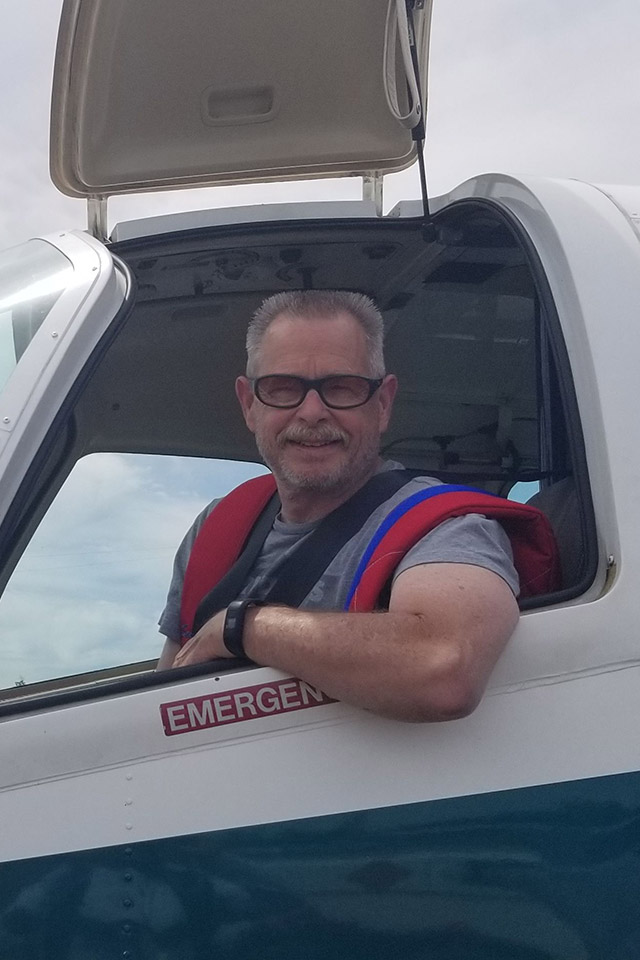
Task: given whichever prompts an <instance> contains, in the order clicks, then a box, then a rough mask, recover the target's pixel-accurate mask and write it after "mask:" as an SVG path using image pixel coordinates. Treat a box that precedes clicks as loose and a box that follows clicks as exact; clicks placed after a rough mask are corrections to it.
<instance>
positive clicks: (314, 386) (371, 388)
mask: <svg viewBox="0 0 640 960" xmlns="http://www.w3.org/2000/svg"><path fill="white" fill-rule="evenodd" d="M342 379H349V380H361V381H363V382H364V383H366V384H367V387H368V392H367V396H366V397H365V399H364V400H359V401H358V403H348V404H346V405H342V404H335V403H329V401H328V400H327V399H326V397H325V396H324V393H323V390H324V384H325V383H327V382H328V381H329V380H342ZM384 379H385V378H384V377H361V376H360V375H359V374H356V373H342V374H340V373H334V374H333V375H332V376H329V377H320V379H318V380H307V378H306V377H296V376H295V375H294V374H290V373H267V374H265V375H264V376H262V377H254V378H249V383H250V384H251V389H252V390H253V392H254V394H255V396H256V397H257V399H258V400H259V401H260V403H263V404H264V405H265V407H273V408H275V409H276V410H294V409H295V408H296V407H299V406H300V404H302V403H303V402H304V398H305V397H306V395H307V394H308V393H309V390H315V391H316V392H317V394H318V396H319V397H320V399H321V400H322V402H323V403H324V405H325V407H329V408H330V409H331V410H355V409H356V408H357V407H363V406H364V405H365V403H368V402H369V400H371V397H372V396H373V395H374V393H375V392H376V390H379V389H380V387H381V386H382V384H383V383H384ZM262 380H296V381H297V382H298V383H299V384H300V385H301V387H302V390H303V393H302V396H301V397H300V399H299V400H298V401H296V403H270V402H269V401H268V400H264V399H263V398H262V397H261V396H260V382H261V381H262Z"/></svg>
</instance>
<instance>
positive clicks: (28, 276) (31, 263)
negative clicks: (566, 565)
mask: <svg viewBox="0 0 640 960" xmlns="http://www.w3.org/2000/svg"><path fill="white" fill-rule="evenodd" d="M72 275H73V266H72V264H71V261H70V260H67V258H66V257H65V256H64V255H63V254H62V253H60V251H59V250H56V248H55V247H52V246H51V244H49V243H46V242H45V241H44V240H30V241H29V242H28V243H23V244H21V245H20V246H18V247H11V248H10V249H9V250H5V251H4V252H3V253H0V389H2V388H3V387H4V385H5V383H6V382H7V380H8V379H9V377H10V375H11V373H12V372H13V369H14V367H15V366H16V364H17V362H18V360H19V359H20V357H21V356H22V354H23V353H24V351H25V350H26V348H27V347H28V345H29V343H30V342H31V340H32V339H33V337H34V336H35V334H36V332H37V331H38V329H39V327H40V326H41V324H42V321H43V320H44V318H45V317H46V315H47V314H48V313H49V311H50V310H51V308H52V307H53V305H54V303H55V302H56V300H57V299H58V298H59V296H60V294H61V293H62V292H63V290H64V289H65V287H67V286H68V285H69V282H70V280H71V277H72Z"/></svg>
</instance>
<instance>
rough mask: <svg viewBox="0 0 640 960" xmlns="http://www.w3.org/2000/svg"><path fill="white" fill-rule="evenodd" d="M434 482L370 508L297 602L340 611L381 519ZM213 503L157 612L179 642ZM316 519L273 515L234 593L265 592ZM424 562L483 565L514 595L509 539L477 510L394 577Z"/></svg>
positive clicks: (182, 553)
mask: <svg viewBox="0 0 640 960" xmlns="http://www.w3.org/2000/svg"><path fill="white" fill-rule="evenodd" d="M399 468H401V464H399V463H395V462H393V461H387V462H385V463H384V464H383V466H382V468H381V469H382V470H395V469H399ZM439 484H440V481H439V480H436V479H434V478H433V477H415V478H414V479H413V480H410V481H409V482H408V483H406V484H405V485H404V486H403V487H402V488H401V489H400V490H398V491H397V492H396V493H395V494H393V496H391V497H389V499H388V500H386V501H385V502H384V503H383V504H381V505H380V506H379V507H378V508H377V509H376V510H374V511H373V513H372V514H371V515H370V517H369V518H368V520H367V521H366V523H365V524H364V525H363V526H362V527H361V528H360V530H359V531H358V533H356V534H355V536H353V537H352V538H351V539H350V540H348V541H347V543H346V544H345V545H344V546H343V547H342V548H341V550H339V552H338V553H337V554H336V556H335V557H334V558H333V560H332V561H331V562H330V563H329V564H328V566H327V568H326V570H325V572H324V574H323V575H322V576H321V577H320V579H319V580H318V581H317V583H316V584H315V586H314V587H312V589H311V590H310V591H309V593H308V594H307V596H306V597H305V599H304V600H303V601H302V603H301V604H300V606H301V607H304V608H305V609H307V610H342V609H343V607H344V604H345V602H346V599H347V596H348V593H349V588H350V586H351V582H352V580H353V577H354V576H355V573H356V570H357V567H358V564H359V562H360V558H361V557H362V555H363V553H364V551H365V549H366V547H367V546H368V544H369V542H370V540H371V538H372V537H373V535H374V533H375V532H376V530H377V529H378V527H379V525H380V523H381V522H382V520H383V519H384V518H385V517H386V516H387V514H388V513H389V512H390V511H391V510H392V509H393V508H394V507H395V506H396V505H397V504H399V503H401V502H402V501H403V500H405V499H406V498H407V497H410V496H411V495H412V494H414V493H417V492H418V491H419V490H424V489H427V488H428V487H433V486H437V485H439ZM216 503H218V501H217V500H214V501H213V503H210V504H209V505H208V506H207V507H205V509H204V510H203V511H202V513H201V514H200V515H199V516H198V517H197V518H196V520H195V522H194V523H193V526H192V527H191V529H190V530H189V531H188V533H187V535H186V536H185V538H184V540H183V541H182V543H181V544H180V547H179V548H178V552H177V554H176V558H175V562H174V566H173V576H172V579H171V584H170V586H169V594H168V597H167V604H166V606H165V608H164V611H163V613H162V616H161V617H160V632H161V633H163V634H164V635H165V636H167V637H169V638H170V639H171V640H176V641H178V640H179V638H180V601H181V597H182V584H183V582H184V575H185V571H186V569H187V563H188V561H189V555H190V553H191V549H192V547H193V544H194V541H195V539H196V537H197V535H198V532H199V531H200V528H201V527H202V524H203V523H204V521H205V519H206V518H207V517H208V515H209V514H210V513H211V511H212V510H213V508H214V507H215V505H216ZM318 523H320V521H319V520H318V521H312V522H311V523H285V522H284V521H283V520H281V519H279V518H276V520H275V521H274V524H273V527H272V529H271V530H270V532H269V534H268V535H267V538H266V540H265V542H264V545H263V547H262V550H261V552H260V554H259V555H258V557H257V558H256V560H255V562H254V564H253V567H252V568H251V571H250V572H249V575H248V578H247V582H246V583H245V585H244V587H243V589H242V591H241V592H240V594H239V596H240V597H255V598H257V599H259V598H260V597H262V596H266V594H267V592H268V591H269V590H270V588H271V586H272V584H273V582H274V580H275V577H276V575H277V571H278V568H279V566H280V564H281V563H282V562H283V561H284V560H285V559H286V558H287V557H288V556H289V555H290V553H291V551H292V550H295V548H296V547H297V546H298V545H299V544H300V543H302V542H303V541H304V540H305V539H306V538H307V537H308V536H309V535H310V534H311V533H312V532H313V530H314V529H315V528H316V526H317V525H318ZM423 563H469V564H472V565H473V566H478V567H485V569H487V570H491V571H492V572H493V573H497V574H498V576H500V577H502V579H503V580H505V581H506V583H507V584H508V585H509V586H510V587H511V590H512V591H513V593H514V594H515V595H516V596H517V594H518V590H519V581H518V574H517V573H516V570H515V568H514V566H513V554H512V551H511V544H510V543H509V538H508V537H507V535H506V533H505V532H504V530H503V529H502V527H501V526H500V524H499V523H497V522H496V521H495V520H487V519H486V517H483V516H481V515H479V514H467V515H466V516H464V517H454V518H452V519H451V520H445V521H444V523H441V524H439V526H437V527H436V528H435V529H434V530H432V531H431V532H430V533H428V534H427V535H426V536H424V537H423V538H422V539H421V540H419V541H418V543H416V544H415V546H413V547H412V548H411V549H410V550H409V551H408V552H407V553H406V554H405V555H404V557H403V558H402V560H401V561H400V563H399V564H398V566H397V567H396V570H395V573H394V579H395V577H397V576H398V575H399V574H400V573H402V572H403V571H404V570H408V569H409V568H410V567H415V566H419V565H420V564H423Z"/></svg>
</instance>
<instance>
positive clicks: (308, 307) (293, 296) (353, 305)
mask: <svg viewBox="0 0 640 960" xmlns="http://www.w3.org/2000/svg"><path fill="white" fill-rule="evenodd" d="M339 313H349V314H350V315H351V316H352V317H353V318H354V320H357V321H358V323H359V324H360V326H361V327H362V329H363V330H364V334H365V337H366V340H367V348H368V353H369V367H370V370H369V375H370V376H372V377H383V376H384V372H385V368H384V354H383V339H384V321H383V319H382V314H381V313H380V311H379V310H378V308H377V306H376V305H375V303H374V302H373V300H372V299H371V298H370V297H366V296H365V295H364V294H362V293H351V292H350V291H348V290H290V291H285V292H284V293H275V294H274V295H273V296H271V297H267V299H266V300H264V301H263V302H262V303H261V304H260V306H259V307H258V309H257V310H256V312H255V313H254V315H253V317H252V318H251V320H250V321H249V327H248V329H247V375H248V376H252V375H253V374H254V373H255V371H256V367H257V362H258V351H259V349H260V344H261V343H262V338H263V337H264V335H265V333H266V332H267V328H268V327H269V325H270V324H271V323H272V322H273V321H274V320H275V319H276V317H279V316H280V315H281V314H286V315H288V316H290V317H296V318H300V319H310V318H318V317H328V318H332V317H335V316H336V315H337V314H339Z"/></svg>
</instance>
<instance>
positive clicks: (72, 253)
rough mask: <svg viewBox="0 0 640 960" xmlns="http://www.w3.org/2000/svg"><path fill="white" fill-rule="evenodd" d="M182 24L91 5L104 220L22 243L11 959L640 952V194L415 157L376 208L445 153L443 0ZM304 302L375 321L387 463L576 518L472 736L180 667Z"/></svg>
mask: <svg viewBox="0 0 640 960" xmlns="http://www.w3.org/2000/svg"><path fill="white" fill-rule="evenodd" d="M176 9H177V8H176V4H175V3H172V2H170V0H65V3H64V6H63V10H62V19H61V24H60V32H59V37H58V47H57V54H56V63H55V74H54V83H53V100H52V121H51V123H52V126H51V173H52V178H53V180H54V183H55V184H56V186H57V187H58V188H59V189H60V190H61V191H62V192H63V193H65V194H66V195H69V196H73V197H82V198H85V199H86V201H87V205H88V229H87V231H86V232H85V231H76V230H71V231H64V230H63V231H60V232H59V233H56V234H50V235H46V236H42V237H37V238H34V239H33V240H30V241H29V242H28V243H26V244H23V245H21V246H19V247H14V248H12V249H10V250H8V251H6V252H4V253H2V254H0V344H1V349H0V354H1V356H2V359H1V361H0V384H2V390H1V392H0V475H1V477H2V483H1V485H0V588H2V590H3V596H2V597H1V598H0V627H1V631H2V635H3V650H4V655H3V657H0V686H1V687H2V689H1V690H0V724H1V726H0V734H1V735H0V822H1V823H2V824H3V826H2V832H1V834H0V836H1V840H0V892H1V894H2V896H1V897H0V960H23V958H24V960H26V958H29V960H41V958H42V960H44V958H46V960H76V958H80V957H82V958H91V960H102V958H105V960H106V958H111V957H122V958H125V960H138V958H140V960H145V958H149V960H151V958H163V960H191V958H193V960H196V958H198V960H200V958H203V957H214V956H215V957H234V958H235V957H260V958H262V960H265V958H270V957H276V956H277V957H278V958H279V960H288V958H290V960H315V958H329V957H330V958H350V960H358V958H365V957H366V958H367V960H371V958H390V957H402V958H408V960H411V958H418V957H420V958H425V957H429V958H434V960H455V958H458V957H459V958H464V960H475V958H478V960H480V958H482V960H487V958H491V960H500V958H505V960H507V958H508V960H587V958H588V960H631V958H633V957H635V956H637V955H638V942H639V939H640V870H639V869H638V868H639V866H640V864H639V862H638V859H639V842H638V841H639V837H640V810H639V805H640V773H639V771H640V747H639V745H638V742H637V741H636V735H635V734H634V732H633V731H634V729H635V728H636V727H635V725H636V723H638V721H639V720H640V643H639V641H638V638H637V621H638V617H639V615H640V599H639V596H638V594H639V591H638V588H637V584H636V581H635V576H636V575H637V571H638V570H640V511H639V510H638V502H639V496H640V494H639V492H638V481H639V478H640V468H639V465H638V456H637V454H636V452H635V446H634V441H633V419H634V418H633V417H632V416H631V413H630V412H629V411H632V410H633V409H634V406H635V403H636V402H637V399H636V386H637V381H638V376H637V370H636V358H637V357H638V356H640V324H639V323H638V304H639V303H640V188H638V187H621V186H610V185H601V184H587V183H582V182H578V181H566V180H565V181H562V180H551V179H542V178H529V179H525V178H516V177H514V176H511V175H508V174H506V173H505V174H501V173H492V174H483V175H479V176H477V177H475V178H473V179H471V180H468V181H467V182H465V183H462V184H461V185H459V186H458V187H456V188H455V189H454V190H452V191H451V192H450V193H448V194H446V195H444V196H439V197H435V198H434V197H428V196H427V192H426V178H425V177H424V176H423V177H422V178H421V183H422V190H423V198H422V200H421V201H415V200H412V201H403V202H401V203H399V204H398V205H397V206H396V207H394V209H392V210H391V211H390V212H389V213H387V214H386V215H383V189H384V177H385V176H386V175H387V174H389V173H392V172H395V171H398V170H401V169H405V168H407V167H408V166H410V165H411V164H413V163H414V162H421V159H422V139H423V136H424V108H423V105H424V104H426V93H427V90H426V74H427V60H428V49H429V33H430V22H431V12H432V3H431V0H406V2H405V0H391V2H388V0H366V2H365V0H323V3H317V2H315V3H313V2H311V0H271V2H270V3H269V4H252V5H251V6H250V7H247V6H246V5H243V4H238V3H236V2H232V0H183V2H182V3H181V4H180V7H179V12H180V17H179V19H176ZM283 25H286V28H283ZM345 175H352V176H357V177H361V178H362V180H363V199H362V200H361V201H354V202H339V203H338V202H324V203H317V202H315V203H299V204H281V205H278V204H265V205H261V206H256V207H245V208H237V209H224V210H220V209H214V210H208V211H200V212H195V213H187V214H175V215H167V216H160V217H155V218H148V219H145V220H139V221H130V222H124V223H119V224H117V225H116V226H115V227H114V228H113V229H110V228H109V223H108V199H109V198H110V197H113V196H126V195H129V194H134V193H140V192H146V191H160V190H164V189H175V188H176V187H181V186H182V187H184V186H190V187H191V186H211V185H220V184H229V183H249V182H253V183H262V182H264V183H267V182H270V181H276V180H284V179H313V178H316V177H331V176H345ZM311 287H314V288H327V289H330V288H341V289H351V290H359V291H363V292H365V293H368V294H370V295H371V296H373V297H374V298H375V300H376V301H377V302H378V303H379V304H380V306H381V309H382V311H383V313H384V316H385V320H386V323H387V326H388V329H387V338H386V344H387V347H386V352H387V361H388V367H389V369H390V370H393V371H394V372H396V373H397V375H398V377H399V380H400V385H401V388H400V391H399V396H398V401H397V406H396V409H395V414H394V421H393V423H392V425H391V427H390V429H389V431H388V433H387V435H386V436H385V438H384V444H385V446H384V453H385V454H386V455H388V456H390V457H393V458H394V459H396V458H397V459H398V460H400V461H401V462H403V463H404V464H405V465H406V466H408V467H412V468H414V467H415V468H419V469H421V470H424V472H425V473H428V474H433V475H435V476H438V477H440V478H441V479H442V480H444V481H446V482H459V483H468V484H472V485H474V486H480V487H482V488H483V489H486V490H487V491H489V492H492V493H497V494H501V495H503V496H506V497H511V498H513V499H522V498H523V497H525V496H526V497H527V498H529V497H532V502H534V503H536V504H537V505H538V507H539V508H540V509H541V510H543V511H544V512H546V513H547V515H548V517H549V519H550V520H551V523H552V525H553V527H554V530H555V534H556V538H557V541H558V547H559V553H560V559H561V565H562V576H563V582H562V585H561V587H560V589H558V590H556V591H554V592H553V593H549V594H547V595H545V596H542V597H538V598H535V599H526V600H523V601H522V603H521V606H522V616H521V618H520V623H519V625H518V628H517V630H516V632H515V634H514V636H513V638H512V640H511V641H510V643H509V645H508V647H507V649H506V651H505V652H504V654H503V656H502V657H501V659H500V661H499V663H498V665H497V667H496V669H495V671H494V674H493V676H492V678H491V681H490V684H489V688H488V690H487V693H486V695H485V697H484V699H483V701H482V703H481V704H480V705H479V706H478V708H477V709H476V710H475V711H474V712H473V713H472V714H471V716H469V717H466V718H464V719H460V720H455V721H450V722H445V723H440V724H406V723H401V722H397V721H392V720H388V719H383V718H381V717H377V716H374V715H372V714H370V713H368V712H366V711H363V710H360V709H358V708H356V707H352V706H350V705H348V704H345V703H340V702H335V701H333V700H331V699H330V698H329V697H327V696H326V695H325V694H324V692H323V691H321V690H318V689H316V688H314V687H313V686H312V685H310V684H308V683H305V682H304V681H303V680H300V679H298V678H295V677H289V676H286V675H283V674H281V673H279V672H278V671H275V670H272V669H270V668H264V667H260V666H255V665H251V664H246V663H243V662H239V661H224V662H222V661H216V662H213V663H210V664H203V665H199V666H197V667H186V668H182V669H181V670H176V671H156V670H155V669H154V668H155V663H156V659H157V654H158V653H159V649H160V645H161V638H160V637H159V635H155V629H154V627H153V620H152V619H151V617H152V614H151V613H150V614H149V618H150V619H147V613H146V609H147V608H146V607H144V610H143V607H142V606H141V604H142V601H143V600H144V603H145V604H146V603H147V601H148V602H149V607H150V609H153V605H154V604H156V603H160V604H161V603H162V591H163V590H164V589H166V585H167V583H168V579H169V574H170V564H171V554H172V551H173V549H175V547H176V546H177V541H178V539H179V537H180V535H181V532H183V531H184V529H185V528H186V526H187V525H188V523H189V522H190V520H191V519H192V518H193V516H194V514H195V513H196V512H197V510H199V509H200V508H201V507H202V506H204V504H205V503H206V502H207V501H208V500H210V499H211V498H212V497H213V496H215V495H219V494H220V493H223V492H225V490H226V489H229V488H230V487H231V486H233V485H234V484H235V483H237V482H238V478H239V477H241V476H242V477H244V476H249V475H257V474H259V473H260V472H263V471H264V468H263V466H262V465H261V464H259V463H257V462H256V453H255V451H254V449H253V447H252V444H251V439H250V437H249V436H248V435H247V434H246V432H245V430H244V428H243V424H242V421H241V417H240V414H239V411H238V410H237V409H236V407H235V401H234V398H233V380H234V377H235V376H236V374H237V373H238V372H239V371H241V370H242V368H243V362H244V353H243V348H244V344H243V340H244V332H245V329H246V323H247V319H248V317H249V316H250V315H251V313H252V311H253V310H254V309H255V308H256V307H257V305H258V304H259V303H260V302H261V300H262V299H263V298H264V297H265V296H266V295H268V294H269V293H272V292H276V291H280V290H283V289H300V288H311ZM163 471H164V472H163ZM143 529H144V536H143V535H142V533H141V531H142V530H143ZM160 555H161V556H160ZM634 570H635V571H636V573H635V574H634ZM149 571H151V573H149ZM107 590H111V591H112V592H111V593H109V592H106V591H107ZM141 611H142V612H141ZM157 612H159V609H158V610H157Z"/></svg>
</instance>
